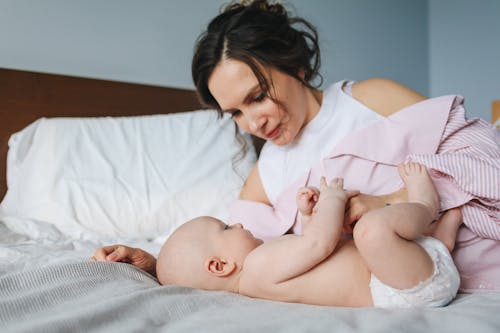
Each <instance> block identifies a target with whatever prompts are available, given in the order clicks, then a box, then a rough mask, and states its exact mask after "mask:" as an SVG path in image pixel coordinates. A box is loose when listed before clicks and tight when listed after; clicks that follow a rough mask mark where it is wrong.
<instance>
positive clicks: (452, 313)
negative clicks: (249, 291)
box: [0, 222, 500, 333]
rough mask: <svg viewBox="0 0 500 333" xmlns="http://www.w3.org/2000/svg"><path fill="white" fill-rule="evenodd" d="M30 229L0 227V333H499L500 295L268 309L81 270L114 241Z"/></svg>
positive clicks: (119, 270)
mask: <svg viewBox="0 0 500 333" xmlns="http://www.w3.org/2000/svg"><path fill="white" fill-rule="evenodd" d="M37 228H38V230H35V229H32V233H31V234H30V235H26V234H20V233H15V232H14V231H12V230H10V229H8V228H7V227H6V226H5V225H4V224H3V223H1V222H0V331H1V332H118V331H119V332H305V331H308V332H325V331H338V332H394V331H404V332H468V333H470V332H498V331H500V317H499V316H498V313H499V310H500V293H475V294H459V296H458V298H457V299H456V300H455V301H454V302H452V303H451V304H450V305H448V306H447V307H445V308H436V309H413V310H404V309H401V310H383V309H373V308H367V309H353V308H338V307H322V306H311V305H304V304H291V303H282V302H273V301H267V300H259V299H252V298H248V297H244V296H240V295H235V294H231V293H227V292H207V291H201V290H195V289H189V288H183V287H176V286H161V285H159V284H158V282H157V281H156V279H155V278H154V277H152V276H151V275H149V274H147V273H145V272H143V271H141V270H139V269H137V268H135V267H133V266H131V265H128V264H124V263H97V262H89V261H87V260H86V259H87V258H88V257H89V256H90V254H91V253H92V252H93V251H94V249H95V248H96V247H97V246H100V245H102V244H104V243H108V242H109V241H112V239H101V240H92V241H90V240H73V239H69V238H64V237H63V236H62V235H60V234H58V232H57V231H56V230H51V229H50V228H46V227H43V225H38V227H37ZM44 228H45V230H44ZM35 234H36V235H38V236H40V235H43V237H38V238H36V240H35V238H33V235H35ZM116 241H124V240H123V239H122V240H119V239H116ZM125 241H128V242H129V243H127V244H131V245H133V246H140V247H143V248H146V249H147V250H149V251H150V252H152V253H157V251H158V249H159V244H156V243H147V242H142V243H141V242H134V241H133V240H125Z"/></svg>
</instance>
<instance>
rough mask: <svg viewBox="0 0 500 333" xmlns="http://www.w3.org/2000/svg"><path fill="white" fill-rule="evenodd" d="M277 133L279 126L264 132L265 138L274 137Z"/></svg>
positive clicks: (278, 132)
mask: <svg viewBox="0 0 500 333" xmlns="http://www.w3.org/2000/svg"><path fill="white" fill-rule="evenodd" d="M278 134H280V128H279V126H278V127H276V128H275V129H273V130H272V131H271V132H269V133H267V134H266V138H267V139H272V138H275V137H276V136H278Z"/></svg>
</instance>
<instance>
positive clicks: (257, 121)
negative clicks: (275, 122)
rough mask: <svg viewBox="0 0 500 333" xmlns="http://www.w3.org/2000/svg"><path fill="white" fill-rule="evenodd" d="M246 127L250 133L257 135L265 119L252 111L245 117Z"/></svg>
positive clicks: (257, 112)
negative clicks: (246, 120)
mask: <svg viewBox="0 0 500 333" xmlns="http://www.w3.org/2000/svg"><path fill="white" fill-rule="evenodd" d="M247 119H248V127H249V129H250V131H251V132H252V133H257V132H259V130H260V129H261V128H262V127H263V126H264V124H265V123H266V119H265V117H263V116H261V115H260V113H259V111H255V110H252V111H250V112H249V115H248V116H247Z"/></svg>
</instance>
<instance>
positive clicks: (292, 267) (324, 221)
mask: <svg viewBox="0 0 500 333" xmlns="http://www.w3.org/2000/svg"><path fill="white" fill-rule="evenodd" d="M320 190H321V193H320V195H319V199H318V202H317V203H316V205H315V207H314V209H313V211H312V215H311V221H310V223H308V224H306V225H305V226H304V228H303V233H302V235H284V236H281V237H280V238H278V239H275V240H273V241H270V242H266V243H264V244H263V245H261V246H259V247H258V248H257V249H255V250H254V251H253V252H252V253H251V254H250V255H249V256H248V257H247V259H246V260H245V271H246V273H247V274H249V275H254V274H255V275H258V276H259V281H260V283H259V284H263V285H264V284H265V285H269V284H272V285H274V284H278V283H281V282H286V281H288V280H290V279H292V278H294V277H296V276H299V275H301V274H303V273H305V272H307V271H309V270H310V269H311V268H313V267H315V266H316V265H318V264H319V263H321V262H322V261H323V260H325V259H326V258H327V257H329V256H330V255H331V253H332V252H333V250H334V249H335V247H336V246H337V243H338V240H339V238H340V235H341V233H342V225H343V219H344V208H345V203H346V201H347V199H348V198H349V196H350V195H352V194H351V192H346V191H344V190H343V180H342V179H339V178H335V179H333V180H332V182H331V183H330V185H327V184H326V181H325V179H324V178H323V179H321V187H320Z"/></svg>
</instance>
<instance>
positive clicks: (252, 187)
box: [240, 163, 271, 205]
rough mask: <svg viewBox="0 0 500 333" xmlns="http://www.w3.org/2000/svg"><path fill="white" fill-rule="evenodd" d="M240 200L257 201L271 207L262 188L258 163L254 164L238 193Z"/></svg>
mask: <svg viewBox="0 0 500 333" xmlns="http://www.w3.org/2000/svg"><path fill="white" fill-rule="evenodd" d="M240 199H242V200H249V201H257V202H261V203H265V204H267V205H271V202H270V201H269V199H268V198H267V195H266V192H265V191H264V186H263V185H262V181H261V180H260V175H259V167H258V163H255V164H254V166H253V168H252V170H250V173H249V174H248V177H247V179H246V180H245V183H244V184H243V187H242V189H241V192H240Z"/></svg>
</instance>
